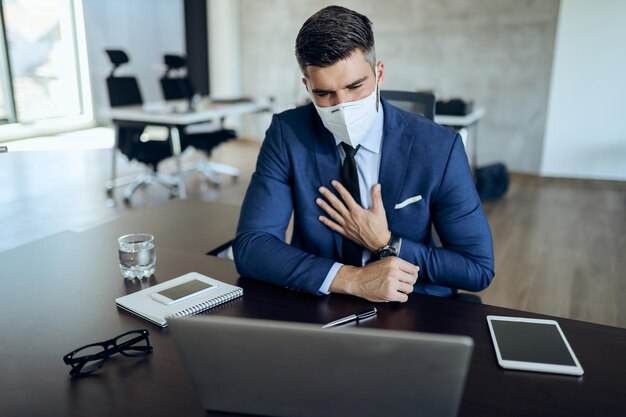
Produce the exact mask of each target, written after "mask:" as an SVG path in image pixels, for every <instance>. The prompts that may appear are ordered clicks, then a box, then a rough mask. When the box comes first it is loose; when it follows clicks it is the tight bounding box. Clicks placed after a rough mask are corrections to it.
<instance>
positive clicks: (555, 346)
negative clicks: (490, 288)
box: [487, 316, 583, 376]
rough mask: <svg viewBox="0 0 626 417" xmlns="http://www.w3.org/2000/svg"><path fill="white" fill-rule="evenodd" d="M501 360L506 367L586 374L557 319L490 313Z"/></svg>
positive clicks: (490, 326) (494, 341) (502, 365)
mask: <svg viewBox="0 0 626 417" xmlns="http://www.w3.org/2000/svg"><path fill="white" fill-rule="evenodd" d="M487 323H488V324H489V332H491V340H492V341H493V346H494V348H495V350H496V356H497V357H498V364H499V365H500V366H501V367H503V368H506V369H516V370H520V371H535V372H550V373H556V374H566V375H577V376H580V375H582V374H583V368H582V367H581V366H580V363H579V362H578V359H577V358H576V355H574V351H573V350H572V348H571V347H570V345H569V343H568V342H567V339H566V338H565V335H564V334H563V331H562V330H561V327H560V326H559V323H557V322H556V321H554V320H541V319H527V318H522V317H504V316H487Z"/></svg>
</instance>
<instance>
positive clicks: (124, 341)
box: [63, 329, 153, 376]
mask: <svg viewBox="0 0 626 417" xmlns="http://www.w3.org/2000/svg"><path fill="white" fill-rule="evenodd" d="M149 335H150V333H149V332H148V330H146V329H142V330H131V331H129V332H126V333H124V334H121V335H119V336H117V337H114V338H113V339H110V340H106V341H104V342H97V343H91V344H89V345H86V346H83V347H81V348H78V349H76V350H73V351H72V352H70V353H68V354H67V355H65V356H63V362H65V364H66V365H70V366H71V367H72V370H71V371H70V375H71V376H81V375H87V374H90V373H92V372H95V371H97V370H98V369H100V368H101V367H102V365H103V364H104V362H105V361H106V360H107V359H109V358H110V357H111V356H113V355H115V354H116V353H121V354H122V355H124V356H144V355H147V354H148V353H150V352H152V349H153V348H152V346H150V339H149V338H148V336H149Z"/></svg>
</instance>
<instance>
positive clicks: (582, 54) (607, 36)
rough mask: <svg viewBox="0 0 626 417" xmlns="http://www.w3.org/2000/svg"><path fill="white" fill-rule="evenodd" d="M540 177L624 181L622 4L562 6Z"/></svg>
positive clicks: (625, 11) (565, 1) (585, 1)
mask: <svg viewBox="0 0 626 417" xmlns="http://www.w3.org/2000/svg"><path fill="white" fill-rule="evenodd" d="M541 173H542V175H546V176H558V177H576V178H592V179H615V180H626V1H623V0H602V1H601V2H594V1H589V0H562V1H561V8H560V11H559V22H558V29H557V38H556V45H555V59H554V66H553V70H552V84H551V86H550V98H549V102H548V119H547V123H546V134H545V139H544V151H543V161H542V165H541Z"/></svg>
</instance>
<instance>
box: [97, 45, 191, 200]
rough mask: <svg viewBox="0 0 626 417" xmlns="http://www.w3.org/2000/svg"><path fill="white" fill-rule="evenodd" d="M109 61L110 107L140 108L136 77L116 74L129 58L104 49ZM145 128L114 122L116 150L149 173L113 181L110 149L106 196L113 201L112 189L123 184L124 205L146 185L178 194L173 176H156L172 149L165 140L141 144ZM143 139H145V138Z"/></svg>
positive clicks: (113, 174) (143, 126)
mask: <svg viewBox="0 0 626 417" xmlns="http://www.w3.org/2000/svg"><path fill="white" fill-rule="evenodd" d="M105 52H106V53H107V55H108V57H109V60H110V61H111V63H112V64H113V69H112V70H111V73H110V74H109V76H108V77H107V79H106V83H107V92H108V95H109V104H110V105H111V107H118V106H131V105H142V104H143V99H142V97H141V91H140V90H139V84H138V82H137V79H136V78H135V77H131V76H125V77H120V76H117V75H116V74H115V71H116V70H117V69H118V68H119V67H120V66H121V65H123V64H125V63H127V62H129V58H128V55H127V54H126V53H125V52H124V51H122V50H117V49H106V50H105ZM144 128H145V125H142V124H130V123H129V124H120V123H119V122H116V123H115V129H116V135H115V137H116V148H117V149H119V150H120V152H122V154H124V155H126V157H127V158H128V160H129V161H132V160H136V161H138V162H141V163H143V164H144V165H146V166H147V168H148V170H147V171H146V172H144V173H142V174H140V175H137V176H130V177H124V178H116V175H117V173H116V162H115V161H116V155H115V153H116V152H115V151H116V149H115V148H113V161H112V170H111V180H110V181H108V182H107V184H106V188H107V195H108V197H109V199H112V198H113V190H114V189H115V188H117V187H120V186H124V185H126V186H127V187H126V189H125V190H124V202H125V203H127V204H129V203H130V198H131V197H132V195H133V194H134V193H135V191H137V190H138V189H140V188H144V187H146V186H148V185H149V184H158V185H161V186H163V187H165V188H167V189H168V190H169V191H170V196H171V197H173V196H175V195H176V194H177V184H178V183H177V181H176V178H174V177H173V176H163V175H159V174H158V173H157V171H158V169H157V166H158V164H159V163H160V162H161V161H162V160H164V159H165V158H168V157H170V156H172V148H171V145H170V143H169V142H168V141H150V140H148V141H142V140H141V136H142V134H143V132H144ZM144 139H145V137H144Z"/></svg>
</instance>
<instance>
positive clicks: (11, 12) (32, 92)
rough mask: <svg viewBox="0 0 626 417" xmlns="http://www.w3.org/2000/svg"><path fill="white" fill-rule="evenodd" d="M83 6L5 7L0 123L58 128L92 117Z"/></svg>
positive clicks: (18, 0) (63, 0)
mask: <svg viewBox="0 0 626 417" xmlns="http://www.w3.org/2000/svg"><path fill="white" fill-rule="evenodd" d="M81 6H82V5H81V2H80V1H79V0H3V1H2V2H0V9H1V10H0V12H1V14H0V26H1V29H2V30H1V31H0V43H1V45H0V78H1V81H2V82H0V123H5V124H15V123H17V124H23V125H25V126H29V125H30V126H32V125H33V124H35V125H36V124H39V125H46V123H48V124H50V123H49V122H56V124H57V125H59V123H60V122H61V121H63V123H64V124H66V123H65V122H67V121H68V120H71V119H76V118H80V116H85V115H87V116H89V118H90V117H91V116H90V115H91V104H90V99H89V100H86V98H87V96H86V94H87V92H88V90H89V89H88V88H84V86H85V85H88V84H86V82H88V79H87V78H88V77H87V72H86V71H81V68H82V67H84V65H81V61H84V56H85V54H84V53H80V50H81V49H83V48H80V46H81V43H82V44H84V31H82V24H78V23H80V22H77V19H76V17H77V15H79V16H80V17H81V19H82V13H80V11H81V10H82V8H81ZM77 12H78V13H77ZM78 29H81V33H80V34H79V36H77V30H78ZM79 38H80V39H82V41H80V42H79ZM86 103H88V104H86ZM0 128H2V126H0Z"/></svg>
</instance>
